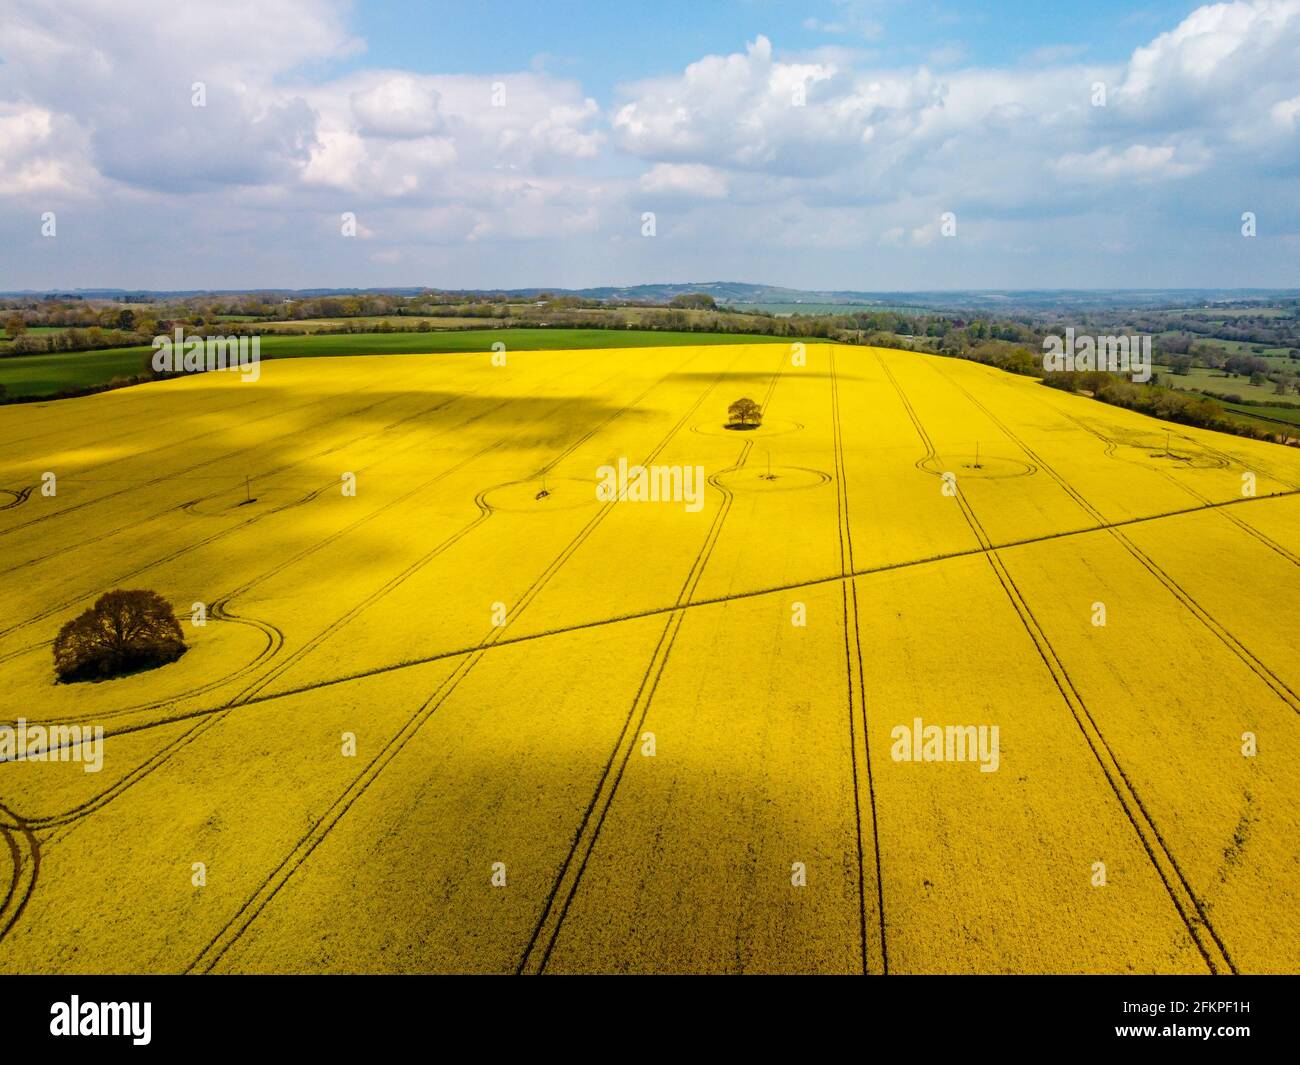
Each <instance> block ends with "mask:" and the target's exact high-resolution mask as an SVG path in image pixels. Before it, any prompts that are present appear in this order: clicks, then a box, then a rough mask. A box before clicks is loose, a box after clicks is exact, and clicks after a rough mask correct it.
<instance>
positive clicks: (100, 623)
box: [54, 588, 185, 681]
mask: <svg viewBox="0 0 1300 1065" xmlns="http://www.w3.org/2000/svg"><path fill="white" fill-rule="evenodd" d="M184 653H185V640H184V638H183V637H182V635H181V626H180V623H179V622H178V621H177V620H176V615H175V614H174V613H173V612H172V608H171V605H170V604H169V603H168V602H167V600H165V599H164V598H163V597H162V596H161V595H159V594H158V593H157V592H150V591H144V590H135V591H126V590H124V589H121V588H117V589H115V590H113V591H111V592H105V593H104V594H103V595H101V596H100V597H99V599H97V600H96V601H95V605H94V606H93V607H91V608H90V609H89V610H87V611H86V612H85V613H83V614H80V615H78V616H77V617H75V618H73V619H72V620H71V621H69V622H67V623H66V624H65V625H64V626H63V628H61V629H60V630H59V634H58V636H56V637H55V638H54V672H55V673H56V674H57V675H58V678H59V680H61V681H73V680H92V679H96V678H103V677H115V676H119V675H121V674H123V673H128V672H131V671H133V670H137V669H148V668H151V667H153V666H161V665H166V664H167V663H168V662H175V661H176V659H178V658H180V656H181V655H183V654H184Z"/></svg>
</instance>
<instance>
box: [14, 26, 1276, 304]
mask: <svg viewBox="0 0 1300 1065" xmlns="http://www.w3.org/2000/svg"><path fill="white" fill-rule="evenodd" d="M0 25H3V26H4V27H5V32H4V33H3V34H0V246H2V247H3V248H4V249H5V252H4V254H3V256H0V288H3V289H23V288H55V287H57V288H70V287H77V286H82V287H95V286H112V287H126V288H130V287H149V288H196V287H213V288H218V287H219V288H239V287H253V286H283V287H308V286H334V287H351V286H358V287H361V286H383V285H432V286H438V287H447V288H463V287H515V286H526V285H545V286H572V287H579V286H586V285H596V284H633V283H637V282H652V281H689V280H712V279H726V280H749V281H756V282H766V283H773V284H785V285H791V286H797V287H818V288H855V289H867V290H878V291H880V290H883V291H889V290H903V289H945V288H1024V287H1093V288H1099V287H1105V288H1111V287H1152V286H1154V287H1175V286H1215V287H1219V286H1222V287H1232V286H1240V287H1246V286H1272V287H1284V286H1285V287H1290V286H1297V285H1300V254H1297V253H1298V252H1300V206H1298V205H1300V198H1297V196H1296V195H1295V191H1296V187H1297V186H1296V179H1297V177H1300V64H1298V63H1297V62H1296V57H1297V56H1298V55H1300V0H1237V2H1234V3H1228V4H1219V5H1196V4H1189V3H1168V2H1161V0H1157V2H1155V3H1150V4H1146V5H1142V6H1140V7H1131V6H1130V5H1128V4H1124V3H1119V2H1116V0H1099V2H1095V3H1089V4H1074V5H1057V4H1047V3H1028V2H1026V3H1010V2H1007V0H998V2H992V3H990V2H987V0H985V2H981V3H973V2H967V0H937V2H930V0H923V2H919V3H904V2H891V0H816V2H813V3H800V4H793V3H779V2H776V0H731V2H720V0H704V2H701V0H694V2H689V3H688V2H683V0H664V2H660V3H657V4H653V5H630V4H621V3H609V2H600V3H582V2H577V0H554V2H551V3H548V4H545V5H542V4H537V3H523V2H496V0H489V2H461V3H454V4H452V3H447V4H443V3H425V4H403V3H378V2H371V0H361V2H357V3H354V4H347V3H343V2H340V0H260V2H259V3H258V4H256V5H249V4H247V3H243V2H234V0H211V2H208V3H204V4H201V5H200V4H176V3H169V2H160V0H113V2H111V3H109V2H107V0H65V2H63V3H60V4H58V5H32V4H29V3H28V4H24V3H22V2H20V0H0ZM161 57H165V58H161ZM198 85H201V86H202V92H201V93H199V96H201V100H200V99H199V98H198V97H196V90H195V87H196V86H198ZM47 215H52V216H53V217H54V218H55V219H56V221H57V225H56V232H55V233H54V235H52V236H51V235H48V234H46V233H43V231H42V219H43V218H44V217H45V216H47ZM648 216H653V225H652V226H650V227H649V229H650V230H652V232H648V231H647V226H646V223H645V219H646V218H647V217H648ZM1244 216H1245V217H1249V216H1253V217H1254V219H1255V223H1254V225H1255V234H1256V235H1255V236H1253V237H1247V236H1244V235H1243V226H1244V224H1245V223H1244V222H1243V217H1244ZM346 217H351V218H354V219H355V225H354V226H352V227H351V232H350V233H349V232H347V229H348V226H346V225H344V224H343V220H344V219H345V218H346ZM47 228H48V227H47Z"/></svg>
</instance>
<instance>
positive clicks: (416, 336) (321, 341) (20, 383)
mask: <svg viewBox="0 0 1300 1065" xmlns="http://www.w3.org/2000/svg"><path fill="white" fill-rule="evenodd" d="M497 341H500V342H501V343H503V344H505V346H506V350H507V351H510V350H516V351H549V350H572V349H579V348H645V347H669V346H673V347H677V346H681V345H684V344H760V343H765V342H773V343H789V341H788V340H786V339H784V338H781V337H767V336H755V335H749V334H742V333H735V334H721V333H668V332H662V333H661V332H655V331H652V330H635V329H626V330H624V329H467V330H463V331H459V332H440V333H359V334H343V335H336V336H289V337H277V336H266V337H263V338H262V344H261V351H262V358H264V359H297V358H310V357H313V356H330V355H430V354H439V353H446V352H465V351H485V352H486V351H490V350H491V349H492V345H493V344H494V343H496V342H497ZM151 350H152V349H150V348H147V347H136V348H106V349H104V350H102V351H75V352H59V353H57V354H51V355H19V356H14V357H11V358H5V359H0V385H3V386H4V387H5V389H6V391H7V393H8V396H9V397H11V398H12V397H17V396H48V395H53V394H55V393H57V392H61V391H65V390H68V389H85V388H96V387H98V386H100V385H105V384H107V383H108V382H109V381H111V380H112V379H113V378H114V377H134V376H136V375H137V374H139V373H141V372H142V371H143V370H144V368H145V365H146V360H147V359H148V358H149V356H150V354H151Z"/></svg>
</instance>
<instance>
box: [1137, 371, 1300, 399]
mask: <svg viewBox="0 0 1300 1065" xmlns="http://www.w3.org/2000/svg"><path fill="white" fill-rule="evenodd" d="M1158 369H1159V371H1160V383H1161V384H1165V385H1168V386H1169V387H1170V388H1182V389H1192V390H1194V391H1197V392H1210V393H1212V394H1214V395H1216V396H1228V395H1232V396H1240V397H1241V398H1242V399H1252V400H1260V401H1262V402H1266V401H1270V400H1275V399H1280V398H1281V397H1280V396H1278V395H1277V393H1276V392H1275V391H1274V387H1273V385H1272V383H1269V384H1264V385H1252V384H1251V383H1250V378H1249V377H1224V376H1223V374H1222V373H1220V372H1219V371H1218V370H1207V369H1206V368H1205V367H1204V366H1193V367H1192V368H1191V370H1190V371H1189V372H1188V373H1186V374H1176V373H1173V372H1172V371H1171V370H1170V369H1169V368H1168V367H1167V366H1161V367H1158ZM1288 398H1293V397H1288Z"/></svg>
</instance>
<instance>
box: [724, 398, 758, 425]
mask: <svg viewBox="0 0 1300 1065" xmlns="http://www.w3.org/2000/svg"><path fill="white" fill-rule="evenodd" d="M762 424H763V411H762V409H761V408H760V407H759V405H758V404H757V403H755V402H754V401H753V400H752V399H750V398H749V397H748V396H746V397H745V398H744V399H738V400H736V402H735V403H733V404H732V405H731V406H730V407H728V408H727V426H728V428H731V429H748V428H750V427H751V426H752V427H754V428H758V426H760V425H762Z"/></svg>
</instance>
